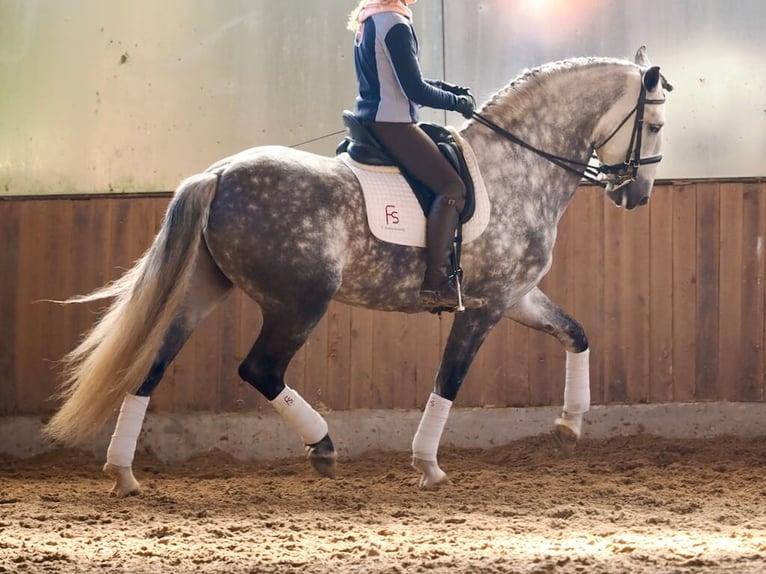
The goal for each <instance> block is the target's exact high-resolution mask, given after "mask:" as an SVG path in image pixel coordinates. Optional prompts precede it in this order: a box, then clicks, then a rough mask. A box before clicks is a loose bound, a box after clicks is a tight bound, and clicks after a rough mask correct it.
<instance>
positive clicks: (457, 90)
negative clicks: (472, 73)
mask: <svg viewBox="0 0 766 574" xmlns="http://www.w3.org/2000/svg"><path fill="white" fill-rule="evenodd" d="M439 83H440V84H441V86H439V87H440V88H441V89H442V90H444V91H445V92H450V93H452V94H455V95H456V96H467V95H469V94H470V93H471V90H470V89H468V88H465V87H463V86H456V85H455V84H450V83H448V82H444V81H441V80H440V82H439Z"/></svg>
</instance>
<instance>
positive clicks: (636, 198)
mask: <svg viewBox="0 0 766 574" xmlns="http://www.w3.org/2000/svg"><path fill="white" fill-rule="evenodd" d="M635 62H636V64H637V66H638V68H637V70H636V72H635V73H634V74H633V76H634V77H635V89H633V90H630V91H629V93H628V94H627V95H626V96H625V97H624V98H621V99H620V101H619V102H618V103H616V104H615V105H613V106H612V108H611V109H610V110H609V111H608V112H607V113H606V114H605V115H604V117H603V118H602V120H601V121H600V122H599V124H598V126H597V128H596V132H595V135H596V137H594V142H598V143H594V148H595V150H596V154H597V156H598V159H599V161H600V162H601V166H600V168H599V170H600V171H601V172H602V173H603V174H605V176H606V181H607V186H606V194H607V196H609V198H610V199H611V200H612V201H613V202H614V203H615V205H618V206H620V207H625V208H627V209H633V208H634V207H636V206H639V205H646V203H647V202H648V201H649V196H650V195H651V193H652V187H653V185H654V178H655V175H656V172H657V164H658V163H659V161H660V160H661V159H662V127H663V125H664V124H665V93H666V92H670V91H672V89H673V86H671V85H670V84H669V83H668V82H667V80H665V78H664V76H663V75H662V74H661V73H660V68H659V66H652V65H651V64H650V63H649V58H648V57H647V55H646V48H645V47H644V46H641V48H639V50H638V52H637V53H636V58H635Z"/></svg>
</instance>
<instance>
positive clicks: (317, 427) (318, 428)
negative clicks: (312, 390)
mask: <svg viewBox="0 0 766 574" xmlns="http://www.w3.org/2000/svg"><path fill="white" fill-rule="evenodd" d="M271 406H273V407H274V410H275V411H277V412H278V413H279V414H280V415H282V416H283V417H284V419H285V420H286V421H287V424H289V425H290V426H291V427H292V428H293V429H294V430H295V431H296V432H297V433H298V434H299V435H300V436H301V439H302V440H303V444H316V443H318V442H319V441H320V440H322V439H323V438H324V437H325V435H326V434H327V421H326V420H324V418H323V417H322V415H320V414H319V413H318V412H316V411H315V410H314V409H313V408H312V406H311V405H310V404H308V403H307V402H306V400H305V399H304V398H303V397H302V396H300V395H299V394H298V393H297V392H296V391H295V390H294V389H291V388H290V387H288V386H285V390H283V391H282V392H281V393H279V395H277V398H276V399H274V400H273V401H271Z"/></svg>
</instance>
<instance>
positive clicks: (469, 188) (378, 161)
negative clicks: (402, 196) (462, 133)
mask: <svg viewBox="0 0 766 574" xmlns="http://www.w3.org/2000/svg"><path fill="white" fill-rule="evenodd" d="M343 123H344V125H345V126H346V137H345V138H344V139H343V141H341V142H340V144H338V147H337V148H336V149H335V154H336V155H338V154H341V153H343V152H346V153H348V155H350V156H351V159H353V160H354V161H357V162H359V163H363V164H366V165H376V166H396V167H398V168H399V170H400V171H401V172H402V175H403V176H404V179H406V180H407V182H408V183H409V184H410V187H411V188H412V191H413V192H414V193H415V197H417V198H418V202H419V203H420V207H421V208H422V209H423V213H424V214H425V215H426V217H427V216H428V212H429V211H430V209H431V204H432V203H433V200H434V198H435V197H436V194H435V193H434V192H433V191H432V190H431V189H429V188H428V186H426V185H425V184H424V183H423V182H421V181H420V180H418V179H417V178H415V177H413V176H412V175H410V174H409V173H407V171H406V170H405V169H404V168H403V167H402V166H400V165H399V164H397V163H396V161H394V159H393V158H392V157H391V156H390V155H388V152H387V151H386V150H385V148H384V147H383V146H382V145H381V144H380V142H378V140H377V139H376V138H375V136H374V135H373V134H372V132H371V131H370V130H368V129H367V128H366V127H365V125H364V124H363V123H362V122H360V121H359V120H358V119H357V118H356V116H354V114H353V113H351V112H349V111H346V112H343ZM418 127H419V128H420V129H422V130H423V131H424V132H425V133H426V135H428V137H430V138H431V139H432V140H433V141H434V143H435V144H436V146H437V147H438V148H439V150H440V151H441V152H442V154H443V155H444V157H446V158H447V160H448V161H449V163H450V165H451V166H452V167H453V168H454V170H455V171H456V172H457V173H458V175H460V178H461V179H462V180H463V184H464V185H465V191H466V193H465V207H464V208H463V212H462V213H461V214H460V223H465V222H466V221H468V220H469V219H471V217H472V216H473V213H474V211H475V209H476V198H475V195H474V188H473V180H471V174H469V173H468V167H467V165H466V163H465V158H464V157H463V152H462V151H461V150H460V146H458V144H457V142H456V141H455V138H454V136H453V135H452V133H450V131H449V130H448V129H447V128H445V127H443V126H440V125H437V124H432V123H427V122H420V123H419V124H418Z"/></svg>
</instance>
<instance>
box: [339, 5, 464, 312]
mask: <svg viewBox="0 0 766 574" xmlns="http://www.w3.org/2000/svg"><path fill="white" fill-rule="evenodd" d="M415 2H416V0H361V1H360V2H359V4H358V5H357V7H356V8H355V9H354V11H353V12H351V15H350V16H349V22H348V28H349V29H350V30H351V31H353V32H354V33H355V41H354V46H355V48H354V63H355V65H356V77H357V80H358V82H359V95H358V97H357V98H356V103H355V106H354V115H355V116H356V117H357V118H358V119H359V120H360V121H361V122H362V123H363V124H364V125H365V126H366V127H367V128H368V129H369V130H370V131H371V132H372V133H373V135H374V136H375V137H376V138H377V140H378V141H379V142H380V144H381V145H383V147H385V148H386V151H387V152H388V153H389V155H391V156H392V157H393V158H394V160H396V162H397V163H398V164H399V165H400V166H401V167H402V168H403V169H404V170H405V171H406V172H408V173H409V174H410V175H411V176H413V177H415V178H417V179H418V180H420V181H421V182H423V183H424V184H425V185H426V186H428V188H429V189H430V190H432V191H433V192H434V193H435V194H436V197H435V198H434V202H433V204H432V206H431V208H430V211H429V213H428V220H427V224H426V273H425V278H424V281H423V285H422V287H421V288H420V301H421V303H422V305H423V306H424V307H425V308H428V309H434V308H448V309H454V308H455V307H457V306H458V296H457V291H456V287H455V285H454V284H453V283H452V282H451V281H450V279H449V275H450V272H449V255H450V253H451V250H452V245H453V242H454V238H455V231H456V229H457V225H458V219H459V217H460V213H461V212H462V211H463V208H464V206H465V193H466V191H465V186H464V185H463V182H462V181H461V179H460V176H459V175H458V174H457V173H456V172H455V170H454V169H453V168H452V166H451V165H450V163H449V162H448V161H447V160H446V159H445V158H444V156H443V155H442V153H441V152H440V151H439V148H437V147H436V144H434V142H433V141H431V139H430V138H429V137H428V136H427V135H426V134H425V133H424V132H423V131H422V130H421V129H420V128H418V126H417V125H416V122H417V120H418V112H417V108H416V106H418V105H420V106H427V107H430V108H437V109H443V110H454V111H457V112H460V113H461V114H462V115H463V116H464V117H466V118H470V117H471V114H472V113H473V110H474V102H473V98H472V97H470V96H469V95H467V93H468V90H466V89H465V88H459V87H458V86H452V85H450V84H447V83H446V82H442V81H440V80H426V79H424V78H423V76H422V74H421V71H420V64H419V63H418V41H417V38H416V36H415V31H414V29H413V27H412V12H411V11H410V9H409V8H408V6H409V5H410V4H414V3H415ZM468 299H469V298H466V297H465V296H464V303H469V304H470V302H469V301H468Z"/></svg>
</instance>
